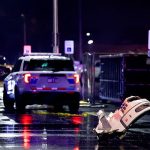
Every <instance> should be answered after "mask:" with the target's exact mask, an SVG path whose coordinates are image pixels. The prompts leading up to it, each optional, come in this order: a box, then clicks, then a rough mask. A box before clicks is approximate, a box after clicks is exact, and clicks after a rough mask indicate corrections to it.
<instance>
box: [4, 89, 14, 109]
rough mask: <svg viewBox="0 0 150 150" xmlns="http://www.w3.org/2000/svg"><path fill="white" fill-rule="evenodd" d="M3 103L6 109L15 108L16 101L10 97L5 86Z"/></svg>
mask: <svg viewBox="0 0 150 150" xmlns="http://www.w3.org/2000/svg"><path fill="white" fill-rule="evenodd" d="M3 103H4V107H5V109H6V110H12V109H13V108H14V102H13V101H12V100H11V99H10V98H9V97H8V95H7V92H6V88H5V87H4V91H3Z"/></svg>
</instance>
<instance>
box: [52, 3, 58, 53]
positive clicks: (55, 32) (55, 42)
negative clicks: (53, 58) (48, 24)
mask: <svg viewBox="0 0 150 150" xmlns="http://www.w3.org/2000/svg"><path fill="white" fill-rule="evenodd" d="M58 37H59V36H58V0H53V53H59V39H58Z"/></svg>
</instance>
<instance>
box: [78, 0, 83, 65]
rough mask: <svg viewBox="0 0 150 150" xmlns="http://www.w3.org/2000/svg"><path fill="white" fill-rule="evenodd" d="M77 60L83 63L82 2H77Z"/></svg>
mask: <svg viewBox="0 0 150 150" xmlns="http://www.w3.org/2000/svg"><path fill="white" fill-rule="evenodd" d="M78 3H79V59H80V61H81V62H82V61H83V58H82V57H83V51H82V11H81V9H82V1H81V0H79V2H78Z"/></svg>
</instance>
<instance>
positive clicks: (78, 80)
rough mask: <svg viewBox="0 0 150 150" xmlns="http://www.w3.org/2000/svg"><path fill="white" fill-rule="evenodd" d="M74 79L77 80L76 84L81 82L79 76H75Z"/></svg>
mask: <svg viewBox="0 0 150 150" xmlns="http://www.w3.org/2000/svg"><path fill="white" fill-rule="evenodd" d="M74 79H75V83H79V82H80V77H79V74H74Z"/></svg>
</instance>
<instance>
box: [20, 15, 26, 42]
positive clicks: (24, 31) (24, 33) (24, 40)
mask: <svg viewBox="0 0 150 150" xmlns="http://www.w3.org/2000/svg"><path fill="white" fill-rule="evenodd" d="M21 17H22V19H23V44H24V45H26V44H27V35H26V20H25V16H24V14H21Z"/></svg>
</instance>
